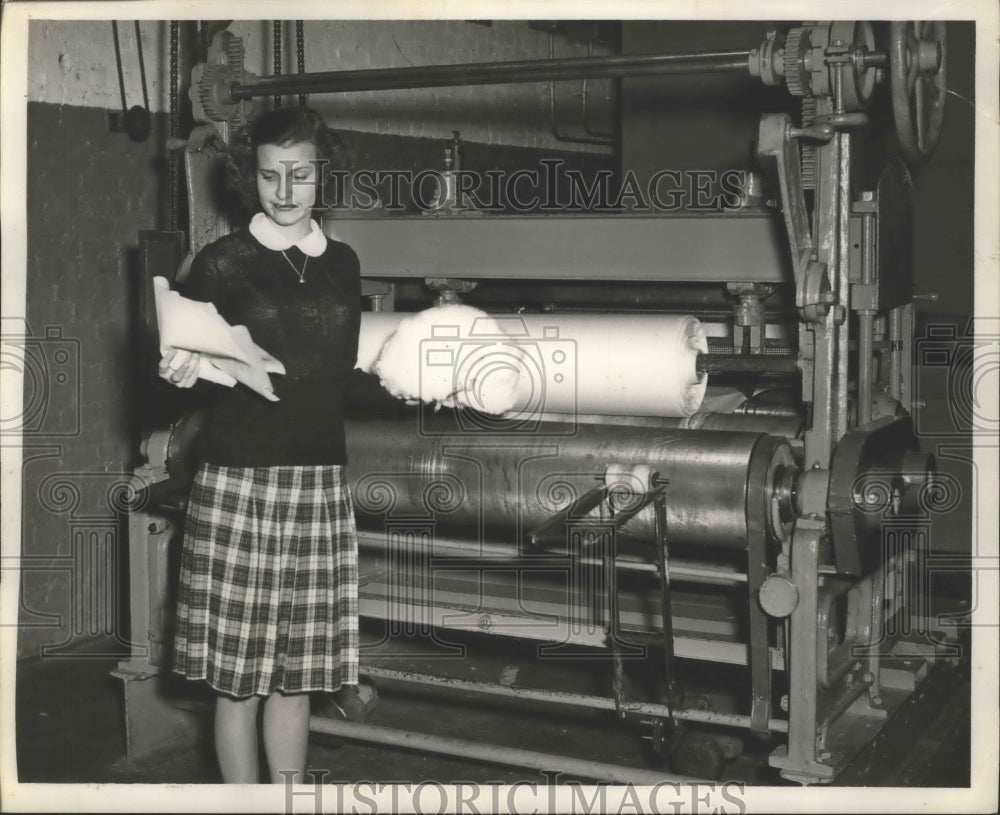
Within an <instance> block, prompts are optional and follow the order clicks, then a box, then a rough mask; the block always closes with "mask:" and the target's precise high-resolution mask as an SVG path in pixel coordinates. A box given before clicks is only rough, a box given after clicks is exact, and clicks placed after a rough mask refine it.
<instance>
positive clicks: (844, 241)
mask: <svg viewBox="0 0 1000 815" xmlns="http://www.w3.org/2000/svg"><path fill="white" fill-rule="evenodd" d="M837 76H840V73H839V72H838V74H837ZM837 144H838V152H839V155H838V167H839V170H840V172H839V174H838V181H839V188H838V202H837V203H838V206H837V209H838V212H837V229H838V241H837V242H838V246H837V302H839V303H840V305H841V306H842V307H843V309H844V310H843V313H842V320H841V322H840V324H839V325H838V326H837V383H836V387H835V390H834V400H833V406H834V411H835V416H834V422H833V425H834V430H833V438H832V441H833V443H834V444H836V443H837V442H838V441H839V440H840V438H841V436H843V435H844V434H845V433H846V432H847V400H848V397H849V394H850V388H849V382H848V376H849V375H848V366H847V363H848V354H849V351H848V343H849V339H850V336H849V331H850V319H849V316H850V313H851V280H850V240H851V238H850V234H849V230H848V224H849V222H850V218H851V134H850V133H838V134H837Z"/></svg>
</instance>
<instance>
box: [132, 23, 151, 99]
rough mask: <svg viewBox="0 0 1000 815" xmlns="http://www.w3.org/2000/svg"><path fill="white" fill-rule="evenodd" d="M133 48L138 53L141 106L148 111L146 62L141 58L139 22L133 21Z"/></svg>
mask: <svg viewBox="0 0 1000 815" xmlns="http://www.w3.org/2000/svg"><path fill="white" fill-rule="evenodd" d="M135 47H136V50H137V51H138V52H139V76H140V77H141V79H142V105H143V107H144V108H146V110H147V111H148V110H149V91H148V90H147V88H146V60H145V59H143V56H142V30H141V29H140V28H139V21H138V20H136V21H135Z"/></svg>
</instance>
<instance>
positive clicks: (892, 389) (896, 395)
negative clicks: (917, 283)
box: [889, 308, 903, 401]
mask: <svg viewBox="0 0 1000 815" xmlns="http://www.w3.org/2000/svg"><path fill="white" fill-rule="evenodd" d="M899 312H900V308H894V309H892V310H891V311H890V312H889V395H890V396H892V398H893V399H898V400H899V401H902V399H903V383H902V381H901V380H902V367H903V366H902V360H901V359H900V354H899V344H900V341H901V334H902V324H901V320H900V313H899Z"/></svg>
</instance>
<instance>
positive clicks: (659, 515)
mask: <svg viewBox="0 0 1000 815" xmlns="http://www.w3.org/2000/svg"><path fill="white" fill-rule="evenodd" d="M653 511H654V514H655V518H656V548H657V554H658V557H657V565H658V566H659V568H660V614H661V616H662V618H663V661H664V678H665V679H666V683H667V698H668V699H669V700H670V705H671V706H673V705H674V699H673V696H674V665H673V663H674V612H673V607H672V605H671V592H670V552H669V549H668V547H667V498H666V492H665V490H664V489H663V488H662V487H661V488H659V493H658V495H657V496H656V500H655V502H654V504H653Z"/></svg>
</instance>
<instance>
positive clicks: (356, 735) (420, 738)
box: [309, 716, 705, 786]
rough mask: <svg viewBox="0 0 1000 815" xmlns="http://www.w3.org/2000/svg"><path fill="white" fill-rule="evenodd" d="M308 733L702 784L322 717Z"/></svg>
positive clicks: (572, 772) (590, 773) (585, 774)
mask: <svg viewBox="0 0 1000 815" xmlns="http://www.w3.org/2000/svg"><path fill="white" fill-rule="evenodd" d="M309 729H310V730H311V731H312V732H314V733H325V734H326V735H329V736H339V737H341V738H347V739H357V740H358V741H367V742H372V743H374V744H387V745H390V746H392V747H403V748H407V749H410V750H419V751H421V752H425V753H440V754H444V755H449V756H460V757H463V758H467V759H472V760H474V761H483V762H486V763H487V764H506V765H509V766H512V767H529V768H531V769H534V770H540V771H542V772H548V771H552V770H554V769H556V768H558V769H559V770H561V771H562V772H563V773H564V774H565V775H569V776H574V777H576V778H593V779H597V780H599V781H609V782H611V783H612V784H640V785H645V786H653V785H655V784H662V783H666V782H676V783H684V784H696V783H705V781H704V779H699V778H694V777H692V776H687V775H675V774H673V773H666V772H658V771H655V770H647V769H643V768H638V767H625V766H622V765H619V764H609V763H606V762H603V761H589V760H587V759H580V758H572V757H571V756H563V755H558V756H557V755H553V754H551V753H539V752H536V751H534V750H523V749H521V748H519V747H504V746H502V745H499V744H488V743H485V742H483V741H480V740H477V741H471V740H467V739H458V738H453V737H450V736H435V735H431V734H428V733H415V732H413V731H410V730H398V729H396V728H392V727H382V726H380V725H374V724H362V723H360V722H345V721H340V720H337V719H328V718H325V717H323V716H311V717H310V718H309Z"/></svg>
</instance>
